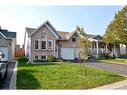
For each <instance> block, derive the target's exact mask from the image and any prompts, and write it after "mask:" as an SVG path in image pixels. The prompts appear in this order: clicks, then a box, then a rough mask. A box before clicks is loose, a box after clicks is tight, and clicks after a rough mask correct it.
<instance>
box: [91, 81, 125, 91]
mask: <svg viewBox="0 0 127 95" xmlns="http://www.w3.org/2000/svg"><path fill="white" fill-rule="evenodd" d="M125 85H127V80H123V81H120V82H116V83H113V84H108V85H104V86H101V87H97V88H93V89H91V90H113V89H117V88H120V87H122V86H125Z"/></svg>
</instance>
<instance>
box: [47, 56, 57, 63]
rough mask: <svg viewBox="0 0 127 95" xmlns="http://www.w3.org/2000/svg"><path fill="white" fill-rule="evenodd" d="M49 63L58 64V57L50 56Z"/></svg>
mask: <svg viewBox="0 0 127 95" xmlns="http://www.w3.org/2000/svg"><path fill="white" fill-rule="evenodd" d="M48 61H49V62H56V57H54V56H53V55H49V56H48Z"/></svg>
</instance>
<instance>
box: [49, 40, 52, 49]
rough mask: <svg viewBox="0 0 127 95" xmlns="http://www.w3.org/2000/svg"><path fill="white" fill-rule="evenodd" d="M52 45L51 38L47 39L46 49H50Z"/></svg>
mask: <svg viewBox="0 0 127 95" xmlns="http://www.w3.org/2000/svg"><path fill="white" fill-rule="evenodd" d="M52 46H53V45H52V40H49V41H48V49H52Z"/></svg>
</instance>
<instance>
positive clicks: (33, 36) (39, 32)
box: [31, 25, 57, 39]
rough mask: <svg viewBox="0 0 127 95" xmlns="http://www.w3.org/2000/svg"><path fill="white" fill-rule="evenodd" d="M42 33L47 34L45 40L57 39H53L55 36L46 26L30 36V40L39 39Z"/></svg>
mask: <svg viewBox="0 0 127 95" xmlns="http://www.w3.org/2000/svg"><path fill="white" fill-rule="evenodd" d="M42 33H46V34H47V39H57V38H56V37H55V35H54V34H53V33H52V32H51V31H50V30H49V29H48V28H47V27H46V25H43V26H42V27H41V28H40V29H38V30H37V31H36V32H35V33H34V34H33V35H31V38H32V39H41V35H42Z"/></svg>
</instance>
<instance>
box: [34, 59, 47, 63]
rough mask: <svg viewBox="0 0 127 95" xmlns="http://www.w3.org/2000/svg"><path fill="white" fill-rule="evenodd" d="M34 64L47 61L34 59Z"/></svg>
mask: <svg viewBox="0 0 127 95" xmlns="http://www.w3.org/2000/svg"><path fill="white" fill-rule="evenodd" d="M33 61H34V62H47V60H42V59H35V60H33Z"/></svg>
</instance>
